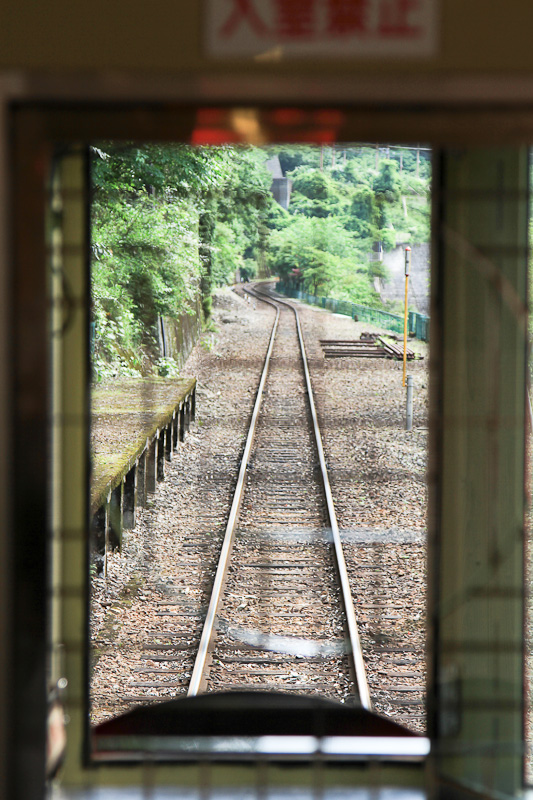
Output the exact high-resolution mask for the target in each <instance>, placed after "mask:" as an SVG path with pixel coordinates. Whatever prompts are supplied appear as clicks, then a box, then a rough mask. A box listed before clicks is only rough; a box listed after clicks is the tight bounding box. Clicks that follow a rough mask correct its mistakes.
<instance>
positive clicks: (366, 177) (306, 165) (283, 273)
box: [269, 147, 430, 306]
mask: <svg viewBox="0 0 533 800" xmlns="http://www.w3.org/2000/svg"><path fill="white" fill-rule="evenodd" d="M275 152H276V154H277V155H279V159H280V163H281V165H282V168H284V169H287V170H288V172H287V176H288V177H289V178H291V179H292V181H293V187H292V196H291V202H290V205H289V211H288V212H286V213H285V215H284V216H281V215H280V214H279V212H278V214H277V215H276V216H275V217H274V218H273V219H271V220H270V223H269V224H270V227H271V229H272V234H271V237H270V242H269V262H270V266H271V270H272V272H275V273H277V274H279V275H280V277H282V278H283V279H284V280H285V281H288V282H291V283H292V284H296V285H299V286H302V287H303V288H304V289H306V290H307V291H310V292H311V293H313V294H328V295H331V296H333V297H337V298H339V299H346V300H351V301H352V302H356V303H361V304H363V305H376V306H380V305H381V300H380V297H379V295H378V293H377V292H376V290H375V288H374V279H375V278H383V279H386V277H387V276H386V272H385V270H384V267H383V265H382V263H381V262H380V261H378V260H373V259H372V257H371V256H372V253H373V252H374V251H375V250H376V249H377V248H378V246H381V247H382V248H383V249H384V250H390V249H392V248H394V247H395V246H396V245H397V244H400V243H407V242H409V243H411V244H417V243H420V242H427V241H429V180H430V163H429V158H428V152H427V151H425V150H423V151H421V152H419V154H418V164H417V153H416V151H415V150H409V149H406V148H382V149H378V150H377V151H376V149H375V148H370V147H347V148H346V149H345V150H339V149H338V148H337V149H336V150H335V151H334V150H332V149H331V148H323V149H322V152H321V151H320V149H319V148H311V147H286V148H283V149H281V150H280V149H279V148H278V149H277V150H276V151H275ZM378 243H380V244H378Z"/></svg>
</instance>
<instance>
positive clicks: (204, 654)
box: [108, 297, 419, 727]
mask: <svg viewBox="0 0 533 800" xmlns="http://www.w3.org/2000/svg"><path fill="white" fill-rule="evenodd" d="M261 299H262V300H264V301H265V302H270V304H271V305H273V306H274V307H275V308H276V320H275V323H274V330H273V336H272V341H271V344H270V345H269V348H268V350H269V364H268V365H267V368H266V370H265V373H264V375H263V376H262V378H261V387H260V389H259V391H258V392H257V398H256V407H255V408H254V410H253V412H252V411H251V406H250V411H249V412H248V413H250V414H251V416H252V418H253V422H254V426H253V430H252V431H251V433H250V435H249V437H248V441H247V443H246V446H245V448H244V450H245V452H244V458H243V462H242V464H241V467H240V476H239V481H238V483H237V490H236V494H235V496H234V497H233V505H232V509H231V512H230V515H229V524H228V525H227V526H225V529H224V527H221V528H219V527H218V523H217V519H218V511H220V509H219V510H218V511H217V509H216V508H215V507H214V506H212V505H211V502H210V501H209V500H207V501H206V503H205V505H203V506H202V512H201V513H202V515H203V516H205V519H203V521H202V525H203V527H202V526H200V527H197V528H195V529H192V528H190V527H189V531H188V532H187V533H185V532H184V533H183V535H182V537H181V539H180V541H181V544H180V545H179V548H180V549H179V551H178V550H176V549H175V548H176V545H172V546H170V550H172V548H174V550H173V552H179V559H180V561H179V563H180V566H178V564H176V571H175V574H174V576H173V578H172V580H171V581H170V580H167V583H166V585H165V586H164V587H163V588H162V589H161V590H159V589H156V592H155V593H152V592H150V595H148V593H147V594H146V606H145V607H146V611H147V613H146V623H147V624H146V626H145V627H144V628H143V629H142V630H141V631H140V633H139V631H138V630H137V631H135V632H134V630H133V625H132V626H131V629H128V630H126V631H124V634H123V637H122V641H124V640H125V639H126V641H127V645H126V648H125V649H124V651H123V654H124V660H125V661H128V662H129V664H130V665H131V666H130V667H129V674H130V675H131V679H130V680H127V682H125V683H124V685H123V689H122V692H118V693H116V695H115V696H116V700H114V701H113V700H112V701H111V704H110V705H109V706H108V708H109V712H111V713H112V714H113V716H114V715H115V714H116V713H117V712H119V711H120V710H125V709H124V705H125V706H126V708H127V706H130V707H131V705H132V704H135V705H138V704H143V705H146V704H150V703H152V702H154V701H155V702H157V701H161V700H172V699H173V698H177V697H182V698H184V697H185V695H187V694H188V695H189V696H190V697H194V696H195V695H197V694H203V695H208V694H210V693H213V692H214V693H217V695H219V693H221V692H222V693H224V692H227V691H232V692H233V693H234V692H235V691H242V690H245V691H249V690H256V691H259V692H277V693H279V692H282V693H285V694H286V695H308V696H309V695H311V696H322V697H326V698H332V699H335V700H341V701H345V702H348V704H354V705H358V706H359V705H362V706H363V707H366V708H369V707H370V697H369V691H368V687H367V685H366V676H365V675H364V667H363V662H362V656H361V648H360V646H359V635H358V632H357V625H356V623H355V615H354V614H353V607H352V605H351V597H350V589H349V585H348V580H350V581H351V584H352V588H354V580H355V586H356V587H357V591H358V592H359V588H358V587H359V579H358V578H354V575H355V573H356V572H357V571H358V569H355V567H356V564H357V563H358V562H359V560H360V559H359V551H360V550H361V545H360V544H355V543H354V544H352V542H351V541H350V540H349V539H348V540H347V542H346V544H345V547H347V548H348V549H347V559H348V562H349V565H350V571H349V572H348V573H347V572H346V569H345V566H344V563H343V561H344V559H343V556H342V548H341V547H340V539H339V537H338V530H337V525H336V518H335V511H334V509H333V505H332V501H331V492H330V490H329V482H328V480H327V474H326V464H325V459H324V455H323V452H322V447H321V444H320V435H318V436H319V438H318V443H317V438H316V434H315V430H314V423H316V413H315V411H314V402H313V400H312V392H310V389H311V386H310V380H309V374H308V371H307V370H306V368H305V367H304V363H305V362H304V360H303V359H302V354H301V345H303V341H301V334H299V331H298V328H299V326H298V324H297V318H296V315H295V313H294V310H293V308H292V306H290V304H287V303H284V302H283V301H281V300H278V299H277V298H276V301H275V302H273V299H272V298H269V297H262V298H261ZM263 307H264V306H263ZM265 313H266V312H265ZM263 341H265V340H263ZM263 346H264V345H263ZM253 363H254V364H255V361H254V362H253ZM251 364H252V361H250V366H251ZM306 372H307V374H306ZM309 398H310V399H311V403H309ZM252 402H253V401H252ZM226 435H227V432H226ZM221 458H222V459H224V462H225V463H224V464H223V463H222V461H221V460H220V459H221ZM233 469H234V468H231V467H230V464H229V463H228V462H227V456H226V454H225V451H224V450H221V455H220V456H219V468H217V469H216V470H215V472H213V471H212V470H213V468H212V467H210V471H209V474H207V473H206V474H205V476H203V479H205V481H207V483H205V486H206V491H207V487H208V488H209V489H210V490H211V491H212V490H213V484H214V483H216V484H217V486H218V487H219V488H217V490H216V491H217V494H216V496H217V498H218V500H217V504H220V503H221V499H222V498H221V495H220V487H222V486H223V485H224V487H225V488H224V492H223V493H224V494H226V496H227V487H228V483H229V482H230V481H228V475H229V474H230V472H232V471H233ZM233 474H235V473H233ZM324 479H325V482H324ZM163 489H164V490H166V491H170V492H172V491H173V489H172V486H171V485H169V486H168V487H166V486H164V487H163ZM163 502H164V501H163ZM231 502H232V501H231V497H229V498H228V501H227V506H226V507H227V508H229V507H230V505H231ZM225 513H226V515H227V511H226V512H225ZM210 520H212V521H210ZM154 524H155V527H156V528H157V523H156V522H155V520H154V522H152V523H150V526H151V527H152V529H153V525H154ZM343 524H345V523H343ZM193 531H194V532H193ZM153 546H154V547H155V548H157V547H159V546H160V545H156V544H155V543H154V545H153ZM354 546H355V548H356V552H352V551H353V550H354ZM372 550H373V551H374V550H375V545H373V546H372ZM156 552H157V550H154V553H153V558H154V559H157V558H158V556H157V555H156ZM218 552H221V553H222V556H223V557H222V561H221V564H220V565H219V567H218V571H217V574H216V577H215V578H214V577H213V576H214V575H215V571H216V569H215V568H216V562H215V561H214V560H213V559H214V554H215V553H218ZM339 554H340V558H339ZM361 555H363V554H362V552H361ZM147 557H148V558H147V560H149V559H150V558H151V556H150V554H147ZM372 560H374V559H372ZM375 566H376V565H375V564H374V563H373V564H372V567H375ZM385 568H386V567H385ZM354 569H355V573H354ZM366 572H368V570H366ZM372 574H374V573H372ZM364 575H365V569H364V565H363V577H364ZM339 578H341V580H339ZM211 585H213V587H214V596H213V597H212V599H211V601H210V602H209V609H208V611H207V615H206V609H207V605H208V601H209V589H210V587H211ZM370 588H372V587H370ZM158 592H159V595H158ZM370 595H372V592H370ZM393 599H394V598H391V599H390V600H389V601H387V600H386V599H385V598H384V597H383V598H382V597H381V594H380V595H379V597H378V596H376V597H374V596H370V600H369V601H368V602H367V600H366V599H365V600H364V601H363V604H362V606H361V608H362V617H361V623H362V631H361V635H362V637H363V643H364V645H365V656H366V658H367V659H368V658H369V652H370V651H372V652H371V653H370V662H371V664H372V672H373V674H372V684H371V685H372V695H373V697H375V700H376V705H377V706H378V708H379V710H380V711H382V712H383V711H385V713H387V714H391V712H392V716H393V717H396V718H398V716H400V714H399V713H398V712H401V716H402V717H404V716H405V712H407V710H408V711H409V713H408V714H407V716H410V715H412V713H413V711H415V708H414V707H413V708H412V709H411V707H412V705H413V701H414V696H413V692H415V691H416V692H417V693H418V691H419V687H418V685H416V686H413V687H411V686H410V685H408V683H409V682H411V683H415V682H416V683H418V682H417V681H415V678H414V675H413V676H411V675H410V674H408V670H407V672H406V665H405V664H404V663H403V662H404V661H405V655H404V647H402V646H401V645H400V646H397V645H396V643H395V642H394V641H392V640H391V642H389V638H390V637H389V634H388V631H387V632H385V631H384V632H383V635H381V628H382V627H383V626H382V624H381V622H382V621H387V624H389V623H388V617H390V616H391V611H392V612H393V613H394V612H395V611H396V609H392V607H390V608H389V610H388V611H387V612H386V616H385V617H384V618H383V620H381V617H382V615H383V611H382V610H381V609H383V608H386V607H388V606H389V604H390V602H392V600H393ZM369 603H370V605H369ZM374 606H376V609H377V610H376V609H375V608H374ZM376 613H377V614H378V615H379V617H380V621H379V633H378V634H375V635H376V636H377V637H378V638H379V643H378V644H379V650H380V651H383V652H380V654H379V662H378V663H376V656H377V655H378V654H376V653H374V652H373V649H374V648H373V646H370V647H369V645H371V644H372V643H371V642H370V641H369V636H368V625H369V624H370V625H371V631H372V633H371V635H372V636H373V635H374V631H375V623H374V621H373V618H374V617H375V615H376ZM396 616H398V615H396ZM393 623H394V621H393ZM137 628H138V626H137ZM354 630H355V636H354V635H353V631H354ZM391 634H392V635H395V633H394V632H393V631H391ZM134 637H135V638H134ZM350 637H351V638H350ZM385 638H386V639H387V641H385ZM382 639H383V641H382ZM135 642H137V643H138V644H137V646H136V645H135ZM199 642H200V646H199V647H198V643H199ZM398 644H400V643H398ZM389 650H390V654H389ZM354 654H355V658H354ZM383 657H384V658H385V660H386V659H387V658H392V662H391V668H392V670H393V671H392V672H391V675H390V678H391V681H388V678H387V680H386V684H387V685H386V686H385V690H386V691H385V696H384V698H382V697H381V696H380V695H381V694H382V692H380V691H379V689H380V688H381V687H380V685H378V686H377V687H376V681H375V676H374V672H376V674H378V673H379V674H380V681H381V678H382V676H381V672H382V671H383V670H382V666H383V665H382V663H381V659H383ZM400 661H401V664H400ZM396 662H397V663H396ZM385 666H387V665H385ZM408 666H409V665H407V667H408ZM394 671H396V674H393V673H394ZM404 676H405V679H406V681H405V684H406V685H405V686H403V684H402V686H399V687H396V686H395V685H394V686H393V684H397V683H399V679H400V678H401V679H402V680H403V679H404ZM411 678H413V679H412V680H411ZM381 682H382V681H381ZM389 683H390V685H389ZM376 688H377V689H378V691H377V693H376ZM396 688H399V689H401V694H400V695H399V697H398V700H395V699H391V692H392V690H393V689H394V690H395V691H396ZM407 692H410V694H407ZM384 700H386V702H383V701H384ZM406 700H407V706H408V708H405V710H404V707H405V701H406ZM400 701H401V705H400ZM391 703H392V707H391ZM395 704H396V705H398V709H397V711H396V707H395ZM417 704H418V698H417ZM113 706H114V707H115V710H114V711H112V708H113ZM109 712H108V713H109ZM402 721H403V722H407V721H408V720H407V719H402ZM416 727H418V725H417V726H416Z"/></svg>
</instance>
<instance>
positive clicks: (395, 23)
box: [206, 0, 436, 58]
mask: <svg viewBox="0 0 533 800" xmlns="http://www.w3.org/2000/svg"><path fill="white" fill-rule="evenodd" d="M435 1H436V0H207V15H206V22H207V47H208V54H209V55H213V56H219V57H228V58H231V57H239V56H260V55H261V54H264V53H268V52H269V51H275V50H277V51H278V52H279V53H280V54H281V55H282V56H287V57H306V56H325V57H339V56H340V57H358V56H372V55H375V56H386V55H391V56H399V55H405V56H414V57H416V56H428V55H432V54H433V52H434V39H435V30H434V28H435Z"/></svg>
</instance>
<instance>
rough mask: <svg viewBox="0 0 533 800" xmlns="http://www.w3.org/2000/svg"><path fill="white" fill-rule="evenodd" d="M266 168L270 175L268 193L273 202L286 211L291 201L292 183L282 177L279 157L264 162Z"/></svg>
mask: <svg viewBox="0 0 533 800" xmlns="http://www.w3.org/2000/svg"><path fill="white" fill-rule="evenodd" d="M266 168H267V169H268V171H269V172H270V174H271V175H272V186H271V187H270V191H271V192H272V195H273V197H274V200H275V201H276V202H277V203H279V204H280V206H281V207H282V208H284V209H285V211H287V209H288V208H289V203H290V200H291V191H292V181H291V180H290V178H285V177H284V175H283V170H282V169H281V164H280V161H279V156H273V157H272V158H269V159H268V161H267V162H266Z"/></svg>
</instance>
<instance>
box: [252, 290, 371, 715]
mask: <svg viewBox="0 0 533 800" xmlns="http://www.w3.org/2000/svg"><path fill="white" fill-rule="evenodd" d="M257 294H258V296H261V293H260V292H258V293H257ZM261 299H264V298H263V297H261ZM276 303H280V304H281V305H285V306H287V307H288V308H290V309H291V310H292V312H293V313H294V316H295V319H296V329H297V331H298V339H299V342H300V352H301V356H302V364H303V369H304V374H305V383H306V386H307V396H308V398H309V408H310V410H311V417H312V420H313V430H314V434H315V441H316V447H317V451H318V458H319V462H320V470H321V473H322V482H323V485H324V494H325V497H326V506H327V510H328V518H329V524H330V528H331V535H332V538H333V544H334V548H335V556H336V564H337V571H338V574H339V582H340V585H341V596H342V603H343V607H344V613H345V617H346V627H347V629H348V638H349V643H350V652H351V657H352V660H353V670H354V673H355V679H356V683H357V690H358V692H359V699H360V701H361V705H362V706H363V708H366V709H368V710H370V709H371V708H372V701H371V699H370V690H369V687H368V681H367V677H366V668H365V664H364V660H363V652H362V648H361V640H360V637H359V629H358V626H357V618H356V615H355V608H354V604H353V597H352V592H351V589H350V582H349V578H348V570H347V568H346V560H345V558H344V550H343V547H342V542H341V537H340V533H339V526H338V523H337V515H336V513H335V505H334V502H333V494H332V492H331V485H330V482H329V477H328V469H327V465H326V458H325V456H324V447H323V445H322V436H321V434H320V427H319V425H318V417H317V413H316V406H315V399H314V394H313V387H312V385H311V375H310V373H309V366H308V364H307V355H306V351H305V344H304V340H303V335H302V328H301V325H300V317H299V315H298V311H297V310H296V309H295V308H294V306H292V305H291V304H290V303H287V302H286V301H285V300H280V299H278V298H276Z"/></svg>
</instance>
